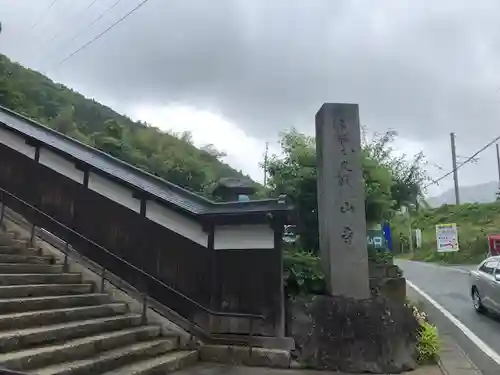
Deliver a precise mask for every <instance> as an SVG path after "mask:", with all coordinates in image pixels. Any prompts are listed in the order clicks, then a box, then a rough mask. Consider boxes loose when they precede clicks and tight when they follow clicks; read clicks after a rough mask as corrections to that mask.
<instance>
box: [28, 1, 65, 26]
mask: <svg viewBox="0 0 500 375" xmlns="http://www.w3.org/2000/svg"><path fill="white" fill-rule="evenodd" d="M58 1H59V0H52V2H51V3H50V4H49V6H48V7H47V8H45V10H43V11H42V12H41V13H40V16H39V17H38V19H37V20H36V21H35V23H34V24H33V25H31V30H33V29H34V28H35V27H37V26H38V24H39V23H40V22H41V21H42V20H43V16H44V14H46V13H47V12H48V11H49V10H50V9H52V7H53V6H54V5H55V3H57V2H58Z"/></svg>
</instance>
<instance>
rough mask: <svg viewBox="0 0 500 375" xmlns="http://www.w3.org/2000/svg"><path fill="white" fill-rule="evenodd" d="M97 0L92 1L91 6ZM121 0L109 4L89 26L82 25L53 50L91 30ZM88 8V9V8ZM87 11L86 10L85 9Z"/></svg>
mask: <svg viewBox="0 0 500 375" xmlns="http://www.w3.org/2000/svg"><path fill="white" fill-rule="evenodd" d="M96 1H97V0H93V2H92V4H91V5H90V6H92V5H93V4H94V3H95V2H96ZM122 1H123V0H116V1H115V2H114V3H113V4H111V5H110V6H109V7H107V8H106V9H105V10H104V11H103V12H102V13H100V14H99V15H98V16H97V17H96V18H94V19H93V20H92V21H91V22H90V23H89V24H86V25H83V27H81V28H80V29H79V30H78V31H77V32H76V33H75V34H73V36H72V37H71V38H69V39H67V40H64V41H62V43H59V44H57V45H56V46H55V47H54V48H53V49H55V48H57V47H58V46H60V45H64V44H69V43H71V42H73V41H74V40H75V39H76V38H78V37H79V36H80V35H81V34H82V32H84V31H85V30H87V29H89V28H91V27H92V26H93V25H95V24H96V23H97V22H98V21H99V20H101V19H102V18H103V17H104V16H105V15H106V14H108V12H109V11H111V10H112V9H113V8H115V7H116V6H117V5H118V4H120V3H121V2H122ZM90 6H89V8H90ZM87 9H88V8H87Z"/></svg>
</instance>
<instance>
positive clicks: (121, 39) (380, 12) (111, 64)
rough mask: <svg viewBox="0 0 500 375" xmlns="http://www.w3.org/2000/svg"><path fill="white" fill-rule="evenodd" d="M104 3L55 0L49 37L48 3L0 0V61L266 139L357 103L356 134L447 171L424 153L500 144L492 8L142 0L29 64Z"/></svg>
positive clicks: (384, 1)
mask: <svg viewBox="0 0 500 375" xmlns="http://www.w3.org/2000/svg"><path fill="white" fill-rule="evenodd" d="M113 2H114V0H106V1H98V3H97V5H96V6H95V7H94V8H93V11H92V12H90V11H89V12H87V13H85V14H83V13H82V14H78V12H76V11H77V10H78V9H83V8H85V2H83V1H80V2H75V1H74V0H60V1H59V2H58V5H57V7H56V6H55V7H54V10H53V11H52V12H51V13H50V17H49V15H48V16H47V20H46V21H47V22H45V24H44V28H42V30H45V31H46V32H47V35H50V36H44V35H43V33H41V32H40V31H38V33H37V32H31V31H30V30H29V29H28V30H26V25H29V24H31V23H32V22H33V19H36V14H39V12H40V11H41V9H43V7H44V5H45V6H46V4H48V3H49V1H48V0H45V1H41V0H39V1H37V2H34V1H29V0H19V1H16V2H15V5H14V4H13V3H14V2H12V1H9V0H0V17H2V18H3V15H4V14H6V15H7V19H6V20H4V24H5V26H6V28H7V29H8V28H9V27H10V31H9V32H6V33H5V34H6V35H7V36H4V37H3V38H2V39H3V40H2V41H1V43H0V49H2V47H1V46H2V45H3V46H4V50H5V51H6V52H7V53H8V54H9V55H11V56H12V57H14V58H16V59H19V60H20V61H21V62H23V63H24V64H27V65H30V66H34V67H41V68H45V69H47V67H48V73H49V74H50V75H51V76H53V77H56V78H58V79H62V80H63V81H65V82H68V83H70V84H72V85H76V86H77V87H78V88H82V89H83V90H84V91H85V92H88V93H92V94H94V95H96V96H97V97H99V98H109V101H111V102H112V103H117V105H118V106H119V108H120V109H122V110H126V108H129V107H131V106H134V105H137V104H140V103H147V104H157V105H165V104H168V103H171V102H183V103H186V104H191V105H195V106H199V107H212V108H215V109H217V110H218V111H219V112H221V113H222V114H223V115H225V116H226V117H228V118H230V119H232V120H233V121H235V122H237V123H238V124H239V125H240V126H241V127H242V128H244V130H245V131H246V132H247V133H248V134H250V135H253V136H256V137H258V138H262V139H264V138H269V137H270V134H277V133H278V131H279V130H280V129H283V128H286V127H290V126H292V125H295V126H298V127H299V128H300V129H302V130H307V131H310V129H312V121H313V118H314V114H315V112H316V110H317V109H318V108H319V106H320V105H321V103H322V102H325V101H335V102H337V101H338V102H357V103H359V104H360V108H361V116H362V121H363V123H364V124H366V125H368V126H369V127H370V128H371V129H374V130H376V131H383V130H385V129H387V128H392V129H396V130H398V131H399V132H400V134H401V135H402V136H403V137H405V138H407V139H411V140H416V141H419V142H423V143H424V144H427V145H430V148H429V152H428V153H429V154H431V155H432V156H433V157H435V158H439V157H440V156H439V155H444V156H441V157H446V158H447V153H448V150H445V151H443V152H441V153H440V152H438V151H436V147H433V145H434V146H435V145H437V144H439V145H446V142H447V137H448V133H449V132H450V131H455V132H456V133H457V135H458V137H459V138H460V139H466V140H467V141H466V142H462V143H463V151H462V154H468V153H471V152H472V151H473V148H474V147H476V146H479V145H481V144H482V143H485V142H487V141H488V140H490V139H491V138H493V137H494V136H495V135H496V134H497V133H500V131H499V129H500V127H499V126H498V123H499V122H500V111H499V104H500V103H499V100H500V92H499V91H498V88H499V87H500V72H499V69H498V66H499V65H500V64H499V63H500V58H499V54H498V52H497V51H499V50H500V49H499V48H498V47H499V42H500V31H499V30H498V27H497V26H496V25H497V20H498V16H499V15H500V3H498V1H495V0H488V1H482V2H481V6H478V4H477V3H471V2H470V1H465V0H456V1H443V2H435V1H431V0H424V1H419V2H415V1H410V0H403V1H398V2H395V1H392V0H381V1H376V2H368V1H362V0H349V1H348V0H344V1H331V0H313V1H299V0H274V1H269V0H252V1H246V0H217V1H213V0H212V1H210V0H205V1H203V0H199V1H196V0H191V1H186V0H169V1H163V0H150V1H149V2H148V3H147V4H146V5H145V6H144V7H143V8H142V9H140V10H139V11H138V12H137V13H136V14H134V15H133V16H132V17H131V18H130V19H128V20H127V21H126V22H124V23H123V24H122V25H119V26H118V27H117V28H116V29H115V30H113V31H112V32H110V33H109V34H108V35H106V36H105V37H103V38H102V39H101V40H99V41H98V42H96V43H95V44H93V45H92V46H90V47H89V48H88V49H86V50H85V51H83V52H82V53H80V54H78V55H77V56H75V57H74V58H72V59H70V60H68V61H67V62H66V63H65V64H64V65H62V66H61V67H59V68H57V69H55V68H53V67H52V66H51V64H50V63H51V62H57V61H58V60H60V59H61V58H63V57H64V56H65V55H66V54H68V53H70V52H71V51H72V50H74V49H75V48H76V47H77V46H78V45H81V44H83V43H84V42H85V41H87V40H89V39H90V38H91V37H92V36H94V35H96V34H97V33H98V32H99V31H100V30H102V29H104V27H105V26H106V25H109V24H110V22H111V20H113V19H117V18H118V15H119V14H124V13H125V12H126V11H127V10H128V9H131V8H132V7H133V6H134V5H135V4H137V1H134V0H125V1H122V3H121V4H120V5H119V6H117V8H116V10H115V11H113V12H112V13H111V14H110V15H109V16H108V17H106V18H104V19H103V20H102V22H101V23H98V24H96V25H95V28H92V29H91V30H88V31H87V32H86V33H84V34H83V35H82V37H81V38H78V39H77V41H75V43H74V44H72V45H71V46H67V48H65V49H56V50H50V49H49V51H50V53H47V55H44V54H39V55H38V56H35V57H37V58H36V59H35V58H33V56H30V54H29V53H28V52H27V51H30V49H29V48H31V47H32V45H33V44H36V43H40V41H41V40H44V37H45V40H47V38H49V39H50V38H51V36H52V35H53V33H55V32H56V31H57V30H64V33H65V34H67V35H71V34H72V32H73V31H72V30H76V29H77V28H79V27H81V26H80V25H83V24H85V23H86V22H87V23H88V22H89V21H90V20H91V19H92V17H95V15H96V14H98V13H99V12H100V11H102V9H104V8H105V7H106V6H108V5H109V4H112V3H113ZM33 3H36V4H37V5H36V7H37V8H36V9H35V8H34V7H33V5H32V4H33ZM76 4H77V5H78V8H77V5H76ZM75 12H76V13H75ZM75 14H76V17H75ZM39 30H40V29H39ZM13 35H21V37H19V38H18V39H17V40H21V41H22V43H19V42H15V41H13V40H12V37H13ZM9 38H10V39H9ZM62 39H64V38H62ZM440 149H443V147H440ZM485 168H486V167H485Z"/></svg>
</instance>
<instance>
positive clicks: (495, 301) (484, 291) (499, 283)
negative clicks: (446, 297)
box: [470, 256, 500, 314]
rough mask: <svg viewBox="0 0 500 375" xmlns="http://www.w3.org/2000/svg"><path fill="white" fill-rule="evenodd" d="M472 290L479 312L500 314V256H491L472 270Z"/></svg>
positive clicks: (475, 307)
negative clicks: (487, 311)
mask: <svg viewBox="0 0 500 375" xmlns="http://www.w3.org/2000/svg"><path fill="white" fill-rule="evenodd" d="M470 287H471V289H470V292H471V297H472V303H473V306H474V309H475V310H476V311H477V312H484V311H485V310H489V311H492V312H495V313H497V314H500V256H493V257H489V258H487V259H486V260H484V261H483V262H482V263H481V264H480V265H479V266H478V267H477V269H475V270H473V271H471V272H470Z"/></svg>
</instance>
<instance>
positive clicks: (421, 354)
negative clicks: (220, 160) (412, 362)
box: [407, 303, 441, 364]
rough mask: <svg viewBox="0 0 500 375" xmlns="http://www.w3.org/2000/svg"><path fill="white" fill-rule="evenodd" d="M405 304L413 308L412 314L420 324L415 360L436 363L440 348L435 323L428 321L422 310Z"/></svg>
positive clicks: (421, 362) (422, 362) (423, 362)
mask: <svg viewBox="0 0 500 375" xmlns="http://www.w3.org/2000/svg"><path fill="white" fill-rule="evenodd" d="M407 305H409V306H410V307H411V309H412V310H413V316H414V317H415V319H417V321H418V324H419V325H420V327H419V329H418V333H417V352H418V357H417V361H418V363H420V364H427V363H436V361H437V360H438V358H439V352H440V350H441V342H440V340H439V334H438V330H437V328H436V326H435V325H433V324H431V323H429V321H428V319H427V314H426V313H425V312H424V311H422V310H421V309H419V308H417V306H415V305H412V304H411V303H408V304H407Z"/></svg>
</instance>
